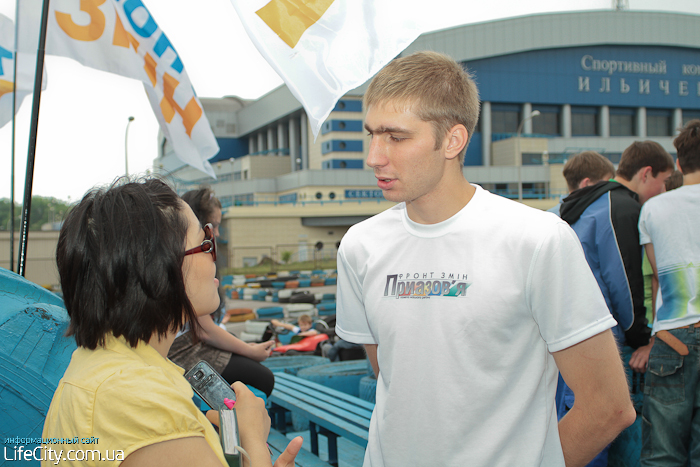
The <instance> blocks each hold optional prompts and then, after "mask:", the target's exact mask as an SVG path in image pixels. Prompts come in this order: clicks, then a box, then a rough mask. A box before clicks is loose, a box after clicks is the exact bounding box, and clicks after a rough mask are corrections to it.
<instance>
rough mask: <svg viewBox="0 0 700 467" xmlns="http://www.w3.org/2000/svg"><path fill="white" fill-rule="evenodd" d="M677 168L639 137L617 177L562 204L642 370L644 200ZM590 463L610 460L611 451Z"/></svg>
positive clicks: (645, 335) (622, 340)
mask: <svg viewBox="0 0 700 467" xmlns="http://www.w3.org/2000/svg"><path fill="white" fill-rule="evenodd" d="M673 168H674V163H673V159H672V158H671V156H670V155H669V154H668V152H666V150H664V149H663V148H662V147H661V145H659V144H658V143H656V142H653V141H644V142H639V141H638V142H634V143H632V145H630V146H629V147H628V148H627V149H625V151H624V152H623V153H622V158H621V159H620V164H619V166H618V169H617V172H616V175H615V178H614V179H613V180H610V181H603V182H600V183H597V184H595V185H593V186H589V187H585V188H582V189H580V190H576V191H574V192H573V193H572V194H571V195H570V196H569V197H567V198H566V199H565V200H564V203H563V204H562V207H561V218H562V219H564V220H565V221H566V222H568V223H569V224H570V225H571V227H572V228H573V229H574V231H575V232H576V234H577V235H578V237H579V240H581V245H582V246H583V251H584V253H585V255H586V260H587V261H588V265H589V266H590V267H591V270H592V271H593V275H594V276H595V278H596V280H597V281H598V285H599V286H600V290H601V291H602V292H603V296H604V297H605V302H606V303H607V305H608V309H609V310H610V313H612V315H613V317H614V318H615V320H616V321H617V323H618V325H617V326H616V327H615V328H613V333H614V334H615V338H616V340H617V342H618V345H619V346H620V348H621V349H622V350H623V353H626V354H631V358H630V362H629V365H630V367H631V368H632V369H633V370H634V371H638V372H644V371H645V370H646V365H647V361H648V359H649V351H650V350H651V345H649V337H650V335H651V329H650V328H649V327H648V325H647V319H646V309H645V307H644V277H643V275H642V250H641V247H640V244H639V230H638V228H637V223H638V222H639V212H640V210H641V208H642V204H644V202H645V201H647V200H648V199H649V198H651V197H653V196H656V195H658V194H660V193H663V192H664V191H666V187H665V181H666V179H667V178H668V177H670V176H671V174H672V173H673ZM625 348H628V349H627V352H625ZM633 349H634V350H633ZM564 394H565V400H566V406H567V408H571V406H572V405H573V394H571V393H570V392H569V391H567V390H565V391H564ZM559 415H560V416H562V415H563V413H560V414H559ZM589 465H607V452H606V451H603V452H602V453H601V455H600V456H598V457H597V458H596V459H594V461H593V462H592V463H591V464H589Z"/></svg>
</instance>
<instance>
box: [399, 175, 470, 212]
mask: <svg viewBox="0 0 700 467" xmlns="http://www.w3.org/2000/svg"><path fill="white" fill-rule="evenodd" d="M475 192H476V188H474V187H473V186H472V185H471V184H470V183H469V182H468V181H467V180H466V179H465V178H464V176H462V175H461V174H460V176H459V178H457V177H455V178H454V179H452V180H450V183H443V184H442V186H441V188H440V190H438V191H436V192H433V193H431V194H430V195H429V196H426V197H423V198H421V199H420V200H416V201H408V202H406V211H407V213H408V217H409V218H410V219H411V220H412V221H413V222H416V223H418V224H437V223H439V222H443V221H446V220H447V219H449V218H450V217H452V216H454V215H455V214H457V213H458V212H459V211H461V210H462V208H464V206H466V205H467V203H469V201H471V199H472V197H473V196H474V193H475Z"/></svg>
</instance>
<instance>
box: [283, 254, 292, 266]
mask: <svg viewBox="0 0 700 467" xmlns="http://www.w3.org/2000/svg"><path fill="white" fill-rule="evenodd" d="M290 259H292V252H291V251H283V252H282V262H283V263H285V264H287V263H288V262H289V260H290Z"/></svg>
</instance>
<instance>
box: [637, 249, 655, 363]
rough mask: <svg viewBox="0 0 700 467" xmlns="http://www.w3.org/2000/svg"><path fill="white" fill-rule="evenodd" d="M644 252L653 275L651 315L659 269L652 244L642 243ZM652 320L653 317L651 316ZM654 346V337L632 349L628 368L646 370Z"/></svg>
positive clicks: (652, 313) (653, 311)
mask: <svg viewBox="0 0 700 467" xmlns="http://www.w3.org/2000/svg"><path fill="white" fill-rule="evenodd" d="M644 252H645V253H646V255H647V259H648V260H649V264H650V265H651V270H652V271H653V272H654V275H653V276H652V279H651V315H652V316H655V315H656V294H657V292H658V291H659V271H658V270H657V269H656V256H655V255H654V244H653V243H647V244H646V245H644ZM652 321H653V318H652ZM653 346H654V338H653V337H652V338H651V339H649V344H647V345H645V346H642V347H640V348H638V349H637V350H635V351H634V353H633V354H632V356H631V357H630V368H632V369H633V370H634V371H637V372H639V373H644V372H645V371H647V364H648V363H649V354H650V353H651V348H652V347H653Z"/></svg>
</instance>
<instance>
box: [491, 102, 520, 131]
mask: <svg viewBox="0 0 700 467" xmlns="http://www.w3.org/2000/svg"><path fill="white" fill-rule="evenodd" d="M519 123H520V106H519V105H517V104H491V132H492V133H516V132H517V131H518V124H519Z"/></svg>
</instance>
